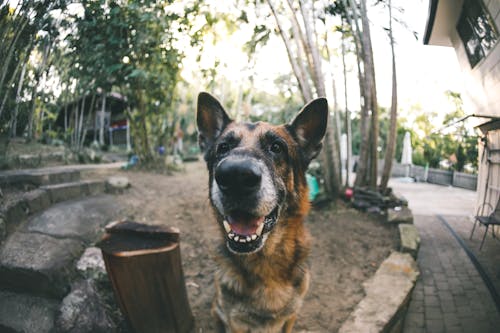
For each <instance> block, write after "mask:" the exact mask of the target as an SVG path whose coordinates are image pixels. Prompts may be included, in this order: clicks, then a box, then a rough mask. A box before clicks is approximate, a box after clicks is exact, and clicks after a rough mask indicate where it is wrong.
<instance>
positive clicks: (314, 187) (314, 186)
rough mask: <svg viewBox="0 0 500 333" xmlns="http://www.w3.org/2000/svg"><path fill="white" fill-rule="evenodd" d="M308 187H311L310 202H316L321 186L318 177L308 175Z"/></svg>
mask: <svg viewBox="0 0 500 333" xmlns="http://www.w3.org/2000/svg"><path fill="white" fill-rule="evenodd" d="M306 181H307V186H308V187H309V200H310V201H314V199H316V196H317V195H318V193H319V185H318V181H317V180H316V177H314V176H313V175H310V174H308V173H306Z"/></svg>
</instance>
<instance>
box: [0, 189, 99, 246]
mask: <svg viewBox="0 0 500 333" xmlns="http://www.w3.org/2000/svg"><path fill="white" fill-rule="evenodd" d="M105 191H106V181H104V180H82V181H76V182H69V183H62V184H54V185H45V186H41V187H40V188H38V189H36V190H33V191H29V192H27V193H24V194H23V195H21V196H20V197H18V198H16V200H13V201H11V202H9V203H8V205H6V206H5V207H3V209H2V210H1V211H0V215H1V216H3V222H4V223H5V226H4V229H5V235H8V234H10V233H12V232H14V230H15V229H16V228H17V227H18V226H19V224H20V223H22V222H23V221H25V220H26V219H27V218H28V217H29V216H31V215H33V214H36V213H38V212H40V211H43V210H44V209H47V208H48V207H50V206H51V205H53V204H56V203H59V202H62V201H66V200H71V199H76V198H80V197H84V196H92V195H98V194H101V193H104V192H105ZM5 235H4V236H5ZM2 238H3V237H2V235H1V234H0V240H1V239H2Z"/></svg>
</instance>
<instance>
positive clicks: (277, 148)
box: [269, 142, 283, 154]
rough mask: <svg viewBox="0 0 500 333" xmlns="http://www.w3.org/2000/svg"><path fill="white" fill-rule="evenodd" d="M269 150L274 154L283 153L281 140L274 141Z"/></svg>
mask: <svg viewBox="0 0 500 333" xmlns="http://www.w3.org/2000/svg"><path fill="white" fill-rule="evenodd" d="M269 150H270V151H271V153H273V154H281V153H282V152H283V145H282V144H281V143H280V142H273V143H272V144H271V146H270V147H269Z"/></svg>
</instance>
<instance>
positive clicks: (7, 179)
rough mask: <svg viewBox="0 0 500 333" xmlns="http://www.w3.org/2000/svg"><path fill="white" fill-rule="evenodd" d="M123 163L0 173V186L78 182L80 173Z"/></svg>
mask: <svg viewBox="0 0 500 333" xmlns="http://www.w3.org/2000/svg"><path fill="white" fill-rule="evenodd" d="M123 164H124V163H123V162H115V163H103V164H75V165H62V166H53V167H47V168H36V169H20V170H4V171H0V186H25V185H31V186H36V187H38V186H42V185H53V184H60V183H65V182H74V181H78V180H80V173H81V172H82V171H88V170H109V169H119V168H120V167H122V166H123Z"/></svg>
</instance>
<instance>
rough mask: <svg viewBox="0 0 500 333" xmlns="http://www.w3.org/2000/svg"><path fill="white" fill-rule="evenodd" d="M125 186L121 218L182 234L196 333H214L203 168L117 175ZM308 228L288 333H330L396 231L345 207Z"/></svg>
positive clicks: (315, 216)
mask: <svg viewBox="0 0 500 333" xmlns="http://www.w3.org/2000/svg"><path fill="white" fill-rule="evenodd" d="M121 173H123V174H125V175H126V176H127V177H129V179H130V182H131V184H132V187H131V188H130V190H129V191H128V192H127V193H126V194H123V195H121V196H119V197H118V200H121V201H123V202H125V204H126V206H127V207H128V208H127V210H126V211H124V212H123V215H124V217H127V218H131V219H134V220H136V221H140V222H145V223H155V224H166V225H170V226H175V227H178V228H179V229H180V230H181V253H182V262H183V268H184V274H185V278H186V283H187V288H188V294H189V301H190V305H191V308H192V310H193V313H194V316H195V318H196V327H197V329H196V332H213V331H214V323H213V320H212V317H211V316H210V306H211V302H212V298H213V296H214V288H213V273H214V270H215V263H214V260H213V257H212V255H213V249H214V247H215V244H217V242H218V241H219V237H220V234H219V231H218V229H217V227H216V224H215V220H214V219H213V217H212V213H211V209H210V206H209V200H208V180H207V179H208V176H207V172H206V169H205V165H204V163H202V162H194V163H188V164H186V165H185V171H184V172H179V173H176V174H175V175H174V176H166V175H158V174H152V173H145V172H137V171H129V172H125V171H121ZM306 223H307V226H308V227H309V230H310V231H311V234H312V236H313V239H314V241H313V248H312V253H311V256H310V264H311V273H312V274H311V275H312V282H311V288H310V289H309V292H308V294H307V297H306V299H305V303H304V306H303V309H302V311H301V313H300V315H299V319H298V321H297V324H296V326H295V332H301V331H305V332H335V331H337V330H338V328H339V327H340V325H341V323H342V322H343V321H344V320H345V319H346V318H347V316H348V315H349V313H350V312H351V311H352V310H353V308H354V307H355V306H356V304H357V303H358V302H359V301H360V300H361V298H362V297H363V288H362V283H363V281H365V280H366V279H367V278H369V277H370V276H371V275H373V273H374V272H375V270H376V269H377V267H378V266H379V264H380V263H381V262H382V261H383V260H384V259H385V258H386V257H387V256H388V255H389V253H390V252H391V250H393V249H396V247H397V246H398V236H397V230H396V228H395V227H388V226H384V225H383V224H382V223H381V222H380V221H378V220H377V219H376V218H374V217H370V216H368V215H365V214H362V213H359V212H357V211H355V210H353V209H350V208H347V207H346V206H345V205H343V204H342V205H340V204H339V205H338V206H337V207H333V206H331V207H325V208H322V209H321V210H312V211H311V213H310V215H309V217H308V219H307V222H306Z"/></svg>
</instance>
